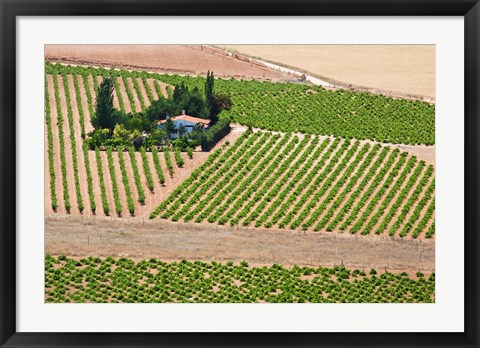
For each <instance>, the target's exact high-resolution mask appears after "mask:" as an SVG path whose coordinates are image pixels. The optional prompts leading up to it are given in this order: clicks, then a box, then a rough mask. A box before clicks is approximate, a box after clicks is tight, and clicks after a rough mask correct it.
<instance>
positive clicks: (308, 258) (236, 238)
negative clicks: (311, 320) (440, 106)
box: [45, 215, 435, 272]
mask: <svg viewBox="0 0 480 348" xmlns="http://www.w3.org/2000/svg"><path fill="white" fill-rule="evenodd" d="M45 251H46V252H47V253H50V254H55V255H58V254H62V253H63V254H65V255H67V256H74V257H87V256H101V257H106V256H114V257H131V258H146V259H148V258H150V257H156V258H160V259H166V260H182V259H189V260H217V261H227V260H232V261H235V262H239V261H241V260H246V261H248V262H252V263H263V264H272V263H279V264H283V265H291V264H302V265H314V266H318V265H322V266H333V265H341V264H342V263H343V265H345V266H346V267H355V268H360V269H361V268H367V269H368V268H370V267H374V268H379V269H384V268H387V269H388V270H405V271H408V272H416V271H418V270H420V271H433V270H434V269H435V243H434V241H433V240H432V241H420V240H401V239H392V238H385V237H377V236H360V237H359V236H352V235H350V234H332V233H308V232H307V233H303V232H291V231H281V230H262V231H259V230H253V229H246V228H231V227H228V226H223V227H217V226H215V225H212V224H208V223H205V224H184V223H180V224H179V223H173V222H169V221H163V220H145V221H142V220H135V219H128V220H126V219H118V218H99V217H97V218H87V217H79V216H77V217H74V216H60V215H57V216H55V217H51V218H46V223H45Z"/></svg>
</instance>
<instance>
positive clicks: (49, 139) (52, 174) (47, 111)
mask: <svg viewBox="0 0 480 348" xmlns="http://www.w3.org/2000/svg"><path fill="white" fill-rule="evenodd" d="M50 112H51V111H50V94H49V92H48V83H47V79H46V78H45V123H46V124H47V149H48V150H47V151H48V173H49V177H50V199H51V204H52V209H53V210H54V211H56V210H57V208H58V201H57V189H56V183H55V162H54V161H55V160H54V157H53V131H52V116H51V114H50Z"/></svg>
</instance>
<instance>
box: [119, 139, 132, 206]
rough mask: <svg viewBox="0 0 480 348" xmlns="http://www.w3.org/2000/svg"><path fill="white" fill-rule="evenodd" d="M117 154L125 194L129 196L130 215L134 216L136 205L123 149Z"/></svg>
mask: <svg viewBox="0 0 480 348" xmlns="http://www.w3.org/2000/svg"><path fill="white" fill-rule="evenodd" d="M117 152H118V161H119V163H120V171H121V172H122V182H123V187H124V189H125V194H126V196H127V204H128V211H129V213H130V215H133V214H134V213H135V203H134V201H133V197H132V190H131V188H130V183H129V181H128V173H127V168H126V166H125V158H124V157H123V149H121V148H118V149H117Z"/></svg>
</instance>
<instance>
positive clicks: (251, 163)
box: [150, 132, 435, 238]
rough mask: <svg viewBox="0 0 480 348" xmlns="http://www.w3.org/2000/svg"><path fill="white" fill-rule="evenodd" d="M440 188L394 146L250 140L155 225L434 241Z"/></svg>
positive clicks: (430, 173)
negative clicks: (238, 227) (213, 225)
mask: <svg viewBox="0 0 480 348" xmlns="http://www.w3.org/2000/svg"><path fill="white" fill-rule="evenodd" d="M434 188H435V179H434V168H433V166H432V165H427V164H426V163H425V162H424V161H419V160H418V159H417V158H416V157H415V156H411V155H410V154H408V153H407V152H400V151H399V150H398V149H392V148H391V147H388V146H381V145H379V144H376V145H372V144H370V143H368V142H360V141H357V140H341V139H339V138H337V139H331V138H325V137H318V136H302V137H300V136H296V135H290V134H287V135H281V134H272V133H269V132H253V133H248V132H247V133H245V134H244V135H243V136H242V137H240V138H239V139H238V140H237V141H236V143H235V144H233V145H232V146H230V147H228V148H223V149H221V150H217V151H215V152H214V153H213V154H212V155H211V156H210V157H209V159H208V160H207V161H206V162H205V163H204V164H203V165H202V167H201V168H199V169H197V170H196V171H194V172H192V175H191V176H190V177H189V178H188V179H187V180H185V181H184V182H183V183H182V184H181V185H180V186H179V187H178V188H177V189H175V190H174V191H173V192H172V194H171V195H170V196H169V197H168V198H167V199H166V200H165V201H164V202H162V203H161V204H160V205H159V206H158V207H157V209H156V210H155V211H154V212H153V213H152V214H151V216H150V217H151V218H156V217H160V218H162V219H170V220H173V221H180V220H182V221H185V222H196V223H201V222H209V223H218V224H221V225H223V224H230V225H232V226H235V225H243V226H251V227H264V228H272V227H275V228H288V229H293V230H295V229H300V230H314V231H338V232H343V231H348V232H350V233H360V234H374V233H375V234H382V233H388V234H389V235H392V236H393V235H399V236H402V237H405V236H411V237H414V238H417V237H419V236H423V237H426V238H430V237H432V236H433V235H434V209H435V207H434Z"/></svg>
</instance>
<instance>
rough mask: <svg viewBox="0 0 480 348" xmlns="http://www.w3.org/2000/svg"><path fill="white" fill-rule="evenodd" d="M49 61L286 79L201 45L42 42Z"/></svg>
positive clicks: (170, 71)
mask: <svg viewBox="0 0 480 348" xmlns="http://www.w3.org/2000/svg"><path fill="white" fill-rule="evenodd" d="M45 58H46V59H48V60H50V61H56V62H64V63H74V64H83V65H96V66H107V67H117V68H126V69H142V70H148V71H158V72H164V73H179V74H186V75H206V74H207V71H208V70H212V68H213V69H214V73H215V75H216V76H218V77H235V78H255V79H267V80H275V81H276V80H283V79H288V78H289V76H288V75H287V74H284V73H281V72H277V71H273V70H272V69H269V68H267V67H265V66H262V65H260V64H253V63H252V62H249V61H243V60H240V59H237V58H236V57H233V56H232V57H228V56H225V55H222V54H218V53H216V52H215V50H213V49H208V48H205V46H202V45H45Z"/></svg>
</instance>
